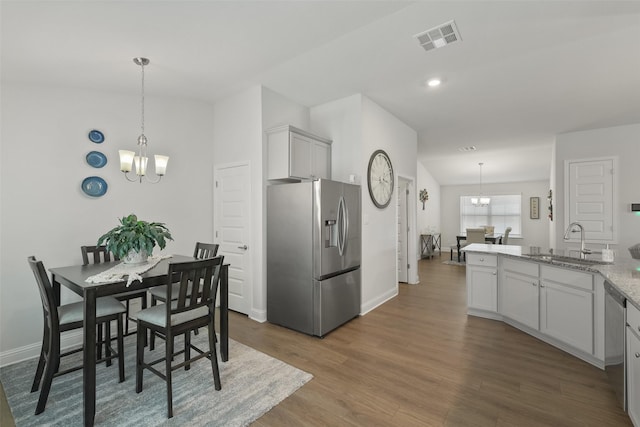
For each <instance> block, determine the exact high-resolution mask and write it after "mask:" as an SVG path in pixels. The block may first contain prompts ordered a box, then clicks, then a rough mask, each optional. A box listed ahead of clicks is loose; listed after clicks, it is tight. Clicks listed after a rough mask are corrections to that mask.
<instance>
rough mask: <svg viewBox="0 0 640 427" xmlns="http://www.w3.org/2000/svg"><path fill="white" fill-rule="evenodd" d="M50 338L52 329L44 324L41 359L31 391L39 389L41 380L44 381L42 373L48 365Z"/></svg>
mask: <svg viewBox="0 0 640 427" xmlns="http://www.w3.org/2000/svg"><path fill="white" fill-rule="evenodd" d="M49 340H50V331H49V328H48V327H47V325H46V324H45V325H44V334H43V335H42V347H41V348H40V359H38V367H37V368H36V376H35V377H34V378H33V385H32V386H31V393H33V392H34V391H36V390H38V389H39V388H40V381H42V373H43V372H44V367H45V365H46V361H47V359H48V358H49V357H48V353H49Z"/></svg>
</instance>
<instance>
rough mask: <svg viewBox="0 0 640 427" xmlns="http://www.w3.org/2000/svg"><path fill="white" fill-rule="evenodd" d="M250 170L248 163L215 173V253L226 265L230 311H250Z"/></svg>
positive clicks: (228, 166) (221, 168) (227, 167)
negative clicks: (216, 245)
mask: <svg viewBox="0 0 640 427" xmlns="http://www.w3.org/2000/svg"><path fill="white" fill-rule="evenodd" d="M250 176H251V168H250V166H249V164H248V163H241V164H233V165H223V166H218V167H216V168H215V170H214V177H213V178H214V190H213V200H214V227H215V243H217V244H219V245H220V248H219V249H218V253H219V254H220V255H224V257H225V258H224V262H225V264H229V308H230V309H231V310H235V311H238V312H240V313H244V314H249V310H250V308H251V289H252V281H251V277H252V274H251V273H252V272H251V265H252V264H251V249H252V248H251V245H252V243H253V242H252V241H251V215H250V213H251V181H250Z"/></svg>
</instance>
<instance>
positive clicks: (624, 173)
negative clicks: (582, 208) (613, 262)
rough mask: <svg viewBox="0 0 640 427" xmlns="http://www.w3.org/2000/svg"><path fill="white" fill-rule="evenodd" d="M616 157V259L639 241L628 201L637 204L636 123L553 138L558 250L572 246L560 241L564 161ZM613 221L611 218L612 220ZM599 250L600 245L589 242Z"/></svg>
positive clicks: (639, 226) (639, 132) (639, 141)
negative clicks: (554, 139) (554, 142)
mask: <svg viewBox="0 0 640 427" xmlns="http://www.w3.org/2000/svg"><path fill="white" fill-rule="evenodd" d="M599 157H617V158H618V170H617V171H615V173H614V192H615V193H616V195H617V206H615V209H616V210H617V223H618V224H619V230H618V233H617V235H618V245H613V246H612V249H614V251H615V252H616V256H617V257H620V258H627V259H629V258H631V255H629V251H628V250H627V249H628V248H629V247H630V246H633V245H635V244H636V243H640V216H638V215H636V214H635V213H632V212H631V211H630V204H631V203H640V191H638V184H639V183H640V180H639V179H638V161H639V160H640V124H633V125H627V126H616V127H611V128H603V129H595V130H588V131H582V132H571V133H565V134H560V135H558V136H557V137H556V163H555V173H556V191H555V194H556V195H557V197H554V198H555V199H556V202H555V205H554V208H555V213H554V224H555V233H556V245H557V247H558V248H560V249H566V248H568V247H572V248H574V249H575V244H573V245H571V244H569V245H567V244H565V243H564V241H563V240H562V236H563V235H564V230H565V228H566V226H567V225H568V224H564V212H565V207H564V200H565V192H564V181H565V180H564V163H565V161H566V160H574V159H589V158H599ZM614 223H615V221H614ZM588 248H590V249H595V250H599V249H601V248H602V245H597V244H590V245H589V246H588Z"/></svg>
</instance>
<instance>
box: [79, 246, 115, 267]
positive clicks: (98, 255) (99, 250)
mask: <svg viewBox="0 0 640 427" xmlns="http://www.w3.org/2000/svg"><path fill="white" fill-rule="evenodd" d="M80 250H81V251H82V265H89V264H100V263H101V262H110V261H111V257H113V259H114V261H119V260H120V258H118V257H117V256H116V255H114V254H112V253H111V252H109V251H108V250H107V247H106V246H80ZM89 255H91V259H92V260H93V261H90V258H89Z"/></svg>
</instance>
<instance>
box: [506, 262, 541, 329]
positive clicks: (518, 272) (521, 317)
mask: <svg viewBox="0 0 640 427" xmlns="http://www.w3.org/2000/svg"><path fill="white" fill-rule="evenodd" d="M539 285H540V282H539V278H538V264H537V263H534V262H527V261H519V260H518V261H517V260H512V259H509V258H505V259H504V260H503V262H502V277H501V283H500V314H502V315H503V316H504V317H507V318H510V319H512V320H515V321H516V322H520V323H522V324H523V325H526V326H528V327H530V328H532V329H536V330H537V329H538V322H539V309H538V304H539V303H538V301H539Z"/></svg>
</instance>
